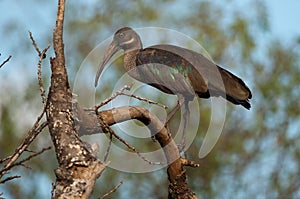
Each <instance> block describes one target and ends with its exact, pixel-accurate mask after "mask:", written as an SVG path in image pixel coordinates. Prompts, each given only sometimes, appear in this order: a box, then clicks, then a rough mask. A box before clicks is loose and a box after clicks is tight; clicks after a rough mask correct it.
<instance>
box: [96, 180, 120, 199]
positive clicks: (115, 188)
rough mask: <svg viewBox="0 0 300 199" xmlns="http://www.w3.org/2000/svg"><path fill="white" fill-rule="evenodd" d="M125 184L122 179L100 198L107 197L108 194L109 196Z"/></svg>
mask: <svg viewBox="0 0 300 199" xmlns="http://www.w3.org/2000/svg"><path fill="white" fill-rule="evenodd" d="M122 184H123V181H120V182H119V184H117V185H116V186H115V187H114V188H112V189H111V190H110V191H109V192H107V193H106V194H104V195H103V196H102V197H101V198H100V199H103V198H106V197H107V196H109V195H110V194H112V193H113V192H116V191H117V189H118V188H119V187H120V186H121V185H122Z"/></svg>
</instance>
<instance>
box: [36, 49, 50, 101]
mask: <svg viewBox="0 0 300 199" xmlns="http://www.w3.org/2000/svg"><path fill="white" fill-rule="evenodd" d="M49 48H50V44H48V46H47V47H46V48H45V49H44V50H43V51H42V53H41V55H40V59H39V62H38V72H37V74H38V82H39V86H40V91H41V97H42V102H43V104H44V106H45V105H46V101H47V98H46V95H45V89H44V85H43V79H42V69H41V64H42V60H43V59H44V58H43V57H44V55H46V52H47V50H48V49H49Z"/></svg>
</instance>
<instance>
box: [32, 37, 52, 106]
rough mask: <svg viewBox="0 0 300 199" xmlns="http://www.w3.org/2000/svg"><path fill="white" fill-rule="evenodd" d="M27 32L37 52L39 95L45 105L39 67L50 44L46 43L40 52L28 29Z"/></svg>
mask: <svg viewBox="0 0 300 199" xmlns="http://www.w3.org/2000/svg"><path fill="white" fill-rule="evenodd" d="M28 32H29V37H30V40H31V41H32V45H33V47H34V48H35V50H36V52H37V53H38V56H39V58H40V59H39V62H38V72H37V74H38V83H39V86H40V91H41V97H42V102H43V104H44V105H45V104H46V95H45V89H44V86H43V80H42V69H41V65H42V60H43V59H45V58H46V52H47V51H48V49H49V48H50V44H48V46H47V47H46V48H44V49H43V51H42V52H41V51H40V50H39V48H38V46H37V44H36V42H35V40H34V38H33V36H32V33H31V32H30V31H28Z"/></svg>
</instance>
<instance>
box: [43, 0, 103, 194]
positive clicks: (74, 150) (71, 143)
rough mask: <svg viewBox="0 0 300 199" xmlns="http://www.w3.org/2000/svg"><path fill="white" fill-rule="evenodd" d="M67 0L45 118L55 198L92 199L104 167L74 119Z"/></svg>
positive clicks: (62, 3)
mask: <svg viewBox="0 0 300 199" xmlns="http://www.w3.org/2000/svg"><path fill="white" fill-rule="evenodd" d="M64 6H65V1H64V0H59V3H58V12H57V20H56V28H55V30H54V34H53V46H54V51H55V57H54V58H51V60H50V62H51V71H52V76H51V85H50V90H49V94H48V98H47V105H46V115H47V121H48V127H49V131H50V134H51V138H52V141H53V144H54V147H55V151H56V157H57V160H58V168H57V169H56V172H55V173H56V177H57V179H56V182H55V186H54V188H55V190H54V194H53V196H52V198H89V196H90V194H91V192H92V190H93V187H94V183H95V181H96V179H97V178H98V177H99V175H100V174H101V172H102V171H103V169H104V167H105V165H104V164H102V163H101V162H100V161H98V160H97V159H96V158H95V157H94V156H93V154H92V151H91V150H89V146H88V145H87V144H85V143H83V142H82V141H81V140H80V138H79V137H78V136H77V132H76V130H75V128H74V120H73V116H72V114H73V113H72V112H73V111H72V93H71V91H70V86H69V82H68V75H67V70H66V67H65V57H64V44H63V20H64Z"/></svg>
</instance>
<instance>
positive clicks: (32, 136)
mask: <svg viewBox="0 0 300 199" xmlns="http://www.w3.org/2000/svg"><path fill="white" fill-rule="evenodd" d="M44 113H45V111H43V112H42V113H41V114H40V115H39V116H38V118H37V120H36V122H35V123H34V125H33V127H32V128H31V129H30V130H29V132H28V136H27V137H26V138H25V139H24V141H23V142H22V144H21V145H20V146H19V147H18V148H17V149H16V151H15V153H14V154H13V155H12V156H10V158H9V159H8V162H7V163H6V164H5V165H4V167H3V169H2V170H1V171H0V179H1V178H2V177H3V175H4V174H5V173H6V172H7V171H8V170H10V169H11V168H12V167H14V166H16V164H14V162H15V161H16V160H17V159H18V158H19V157H20V156H21V154H22V153H23V152H24V151H25V150H26V149H27V148H28V146H29V145H30V144H31V143H32V142H33V140H34V139H35V138H36V137H37V136H38V135H39V134H40V133H41V132H42V130H43V129H44V128H45V127H46V126H47V124H48V123H47V122H43V123H42V124H41V125H39V122H40V120H41V119H42V117H43V115H44Z"/></svg>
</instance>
